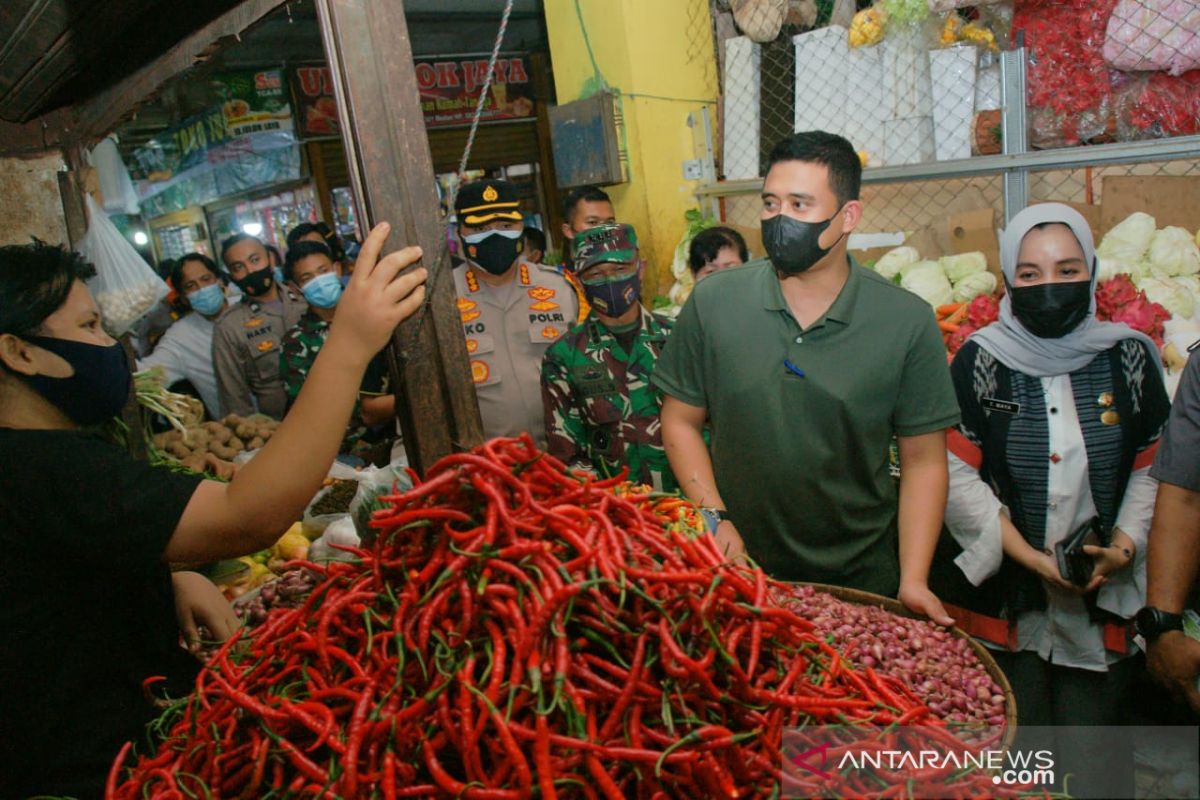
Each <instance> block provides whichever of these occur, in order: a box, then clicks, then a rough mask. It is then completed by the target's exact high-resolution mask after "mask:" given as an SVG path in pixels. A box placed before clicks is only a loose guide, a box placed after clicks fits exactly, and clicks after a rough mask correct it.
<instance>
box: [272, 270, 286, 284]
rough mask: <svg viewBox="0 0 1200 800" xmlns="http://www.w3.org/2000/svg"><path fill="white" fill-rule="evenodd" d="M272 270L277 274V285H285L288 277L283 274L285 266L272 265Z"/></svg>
mask: <svg viewBox="0 0 1200 800" xmlns="http://www.w3.org/2000/svg"><path fill="white" fill-rule="evenodd" d="M271 271H272V272H273V273H274V275H275V285H276V286H283V285H284V284H285V283H287V278H286V277H284V274H283V267H272V268H271Z"/></svg>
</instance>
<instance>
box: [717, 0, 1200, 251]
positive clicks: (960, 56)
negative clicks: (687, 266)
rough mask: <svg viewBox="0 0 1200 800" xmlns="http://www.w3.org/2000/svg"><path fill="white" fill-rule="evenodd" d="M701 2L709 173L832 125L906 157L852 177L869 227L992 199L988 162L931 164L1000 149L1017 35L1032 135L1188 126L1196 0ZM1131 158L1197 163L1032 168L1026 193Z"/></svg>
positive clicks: (1199, 47) (1054, 190) (738, 208)
mask: <svg viewBox="0 0 1200 800" xmlns="http://www.w3.org/2000/svg"><path fill="white" fill-rule="evenodd" d="M711 10H712V12H713V14H714V19H715V26H714V28H715V32H716V37H717V39H718V43H719V45H720V50H721V69H720V75H721V83H722V97H723V105H722V109H721V118H720V125H719V128H720V130H719V134H720V136H721V147H720V148H719V158H720V164H719V170H718V171H719V173H720V174H721V175H722V176H723V177H724V179H726V180H729V181H736V180H738V179H753V178H757V177H760V176H761V175H762V174H763V166H764V162H765V159H766V156H767V153H769V151H770V149H771V148H772V147H773V146H774V145H775V143H777V142H778V141H779V140H781V139H782V138H784V137H785V136H787V135H789V134H791V133H792V132H793V131H797V130H811V129H822V130H829V131H834V132H836V133H840V134H842V135H844V136H845V137H846V138H847V139H849V140H850V141H851V143H852V144H854V146H855V147H856V149H858V150H859V151H860V153H861V154H862V156H863V158H864V161H865V163H866V165H867V166H868V168H870V167H898V166H903V167H911V168H913V169H914V174H918V173H919V174H920V177H921V179H920V180H917V179H914V180H908V181H904V182H902V183H887V184H880V183H876V184H870V185H868V186H867V187H865V188H864V199H865V200H866V201H867V202H866V206H867V209H868V214H867V219H866V221H865V223H864V224H865V225H866V226H867V228H868V229H870V230H881V231H883V230H906V229H911V228H913V227H919V226H920V225H921V224H926V223H927V222H928V221H930V220H937V219H939V218H941V217H943V216H944V215H945V214H946V213H947V212H948V211H949V210H953V209H954V208H956V207H961V206H962V204H963V197H964V195H965V196H968V197H970V198H972V199H973V200H974V201H976V202H978V203H979V204H981V205H982V206H992V207H994V208H996V210H997V211H998V212H1001V213H1002V212H1003V206H1004V197H1003V194H1004V192H1003V188H1004V187H1003V180H1002V178H1001V177H1000V176H999V175H998V174H996V175H987V176H983V177H974V178H953V179H943V178H939V177H938V170H939V162H942V161H958V160H961V159H969V158H972V157H974V156H980V155H991V154H997V153H1000V152H1001V148H1002V146H1003V142H1002V121H1003V117H1002V114H1001V110H1000V109H1001V100H1002V98H1001V82H1002V79H1001V65H1000V60H1001V59H1000V57H999V56H1000V53H1001V51H1002V50H1005V49H1008V48H1009V47H1010V43H1012V42H1013V41H1020V42H1021V43H1023V44H1024V46H1025V48H1026V58H1027V61H1026V94H1025V104H1024V109H1025V111H1026V117H1027V123H1028V140H1029V143H1030V145H1031V146H1032V147H1034V148H1039V149H1045V148H1059V147H1071V146H1077V145H1083V144H1104V143H1114V142H1133V141H1141V140H1146V139H1158V138H1164V137H1175V136H1188V135H1195V134H1200V4H1196V3H1179V2H1173V0H1003V1H997V0H879V2H876V3H874V4H871V3H869V2H864V1H863V0H858V2H856V1H855V0H712V9H711ZM1129 169H1133V170H1135V171H1136V172H1135V174H1172V175H1173V174H1195V173H1196V167H1195V162H1181V163H1178V164H1176V163H1173V162H1172V163H1164V164H1151V165H1142V166H1139V167H1132V168H1131V167H1127V166H1126V167H1123V166H1115V167H1104V168H1103V169H1100V168H1097V170H1095V171H1093V172H1091V173H1090V184H1091V185H1090V186H1089V181H1088V180H1085V177H1084V170H1083V169H1073V170H1059V171H1048V172H1042V173H1034V174H1031V176H1030V181H1029V198H1030V201H1031V202H1035V201H1038V200H1047V199H1059V200H1070V201H1072V202H1087V201H1089V200H1090V201H1092V202H1099V201H1098V199H1097V198H1098V196H1099V195H1098V193H1099V192H1100V191H1101V188H1100V186H1099V184H1100V183H1102V181H1101V180H1099V178H1102V177H1103V176H1104V175H1105V174H1110V173H1112V172H1113V171H1118V172H1119V171H1120V170H1129ZM1180 170H1183V171H1182V172H1180ZM869 175H870V172H868V176H869ZM1097 176H1099V178H1098V177H1097ZM741 190H745V187H744V186H742V187H741ZM723 208H724V214H725V215H726V218H727V219H729V221H732V222H741V223H743V224H745V220H746V219H747V218H749V219H757V210H758V209H757V200H756V199H755V198H751V199H750V201H749V202H747V201H746V200H745V199H744V198H740V197H733V196H727V197H725V198H724V203H723ZM747 215H749V216H747ZM1001 218H1002V217H1001Z"/></svg>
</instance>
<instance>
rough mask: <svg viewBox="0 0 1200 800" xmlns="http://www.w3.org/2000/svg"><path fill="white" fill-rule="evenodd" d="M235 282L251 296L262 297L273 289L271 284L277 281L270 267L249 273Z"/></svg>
mask: <svg viewBox="0 0 1200 800" xmlns="http://www.w3.org/2000/svg"><path fill="white" fill-rule="evenodd" d="M234 283H236V284H237V285H238V288H239V289H241V290H242V291H243V292H245V293H246V294H248V295H250V296H251V297H262V296H263V295H264V294H266V293H267V292H268V291H269V290H270V289H271V286H272V285H273V284H274V283H275V278H274V277H273V276H272V273H271V270H270V268H268V269H260V270H258V271H257V272H250V273H247V274H246V277H244V278H242V279H241V280H236V281H234Z"/></svg>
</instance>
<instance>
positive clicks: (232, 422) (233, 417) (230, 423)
mask: <svg viewBox="0 0 1200 800" xmlns="http://www.w3.org/2000/svg"><path fill="white" fill-rule="evenodd" d="M221 422H223V423H225V427H227V428H236V427H237V426H238V425H241V424H242V418H241V417H239V416H238V415H237V414H230V415H228V416H227V417H225V419H223V420H221Z"/></svg>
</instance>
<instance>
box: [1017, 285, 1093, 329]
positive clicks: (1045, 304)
mask: <svg viewBox="0 0 1200 800" xmlns="http://www.w3.org/2000/svg"><path fill="white" fill-rule="evenodd" d="M1009 296H1010V297H1011V298H1012V310H1013V316H1014V317H1016V318H1017V321H1018V322H1020V323H1021V324H1022V325H1023V326H1025V329H1026V330H1028V331H1029V332H1030V333H1032V334H1033V335H1034V336H1038V337H1041V338H1042V339H1058V338H1061V337H1063V336H1066V335H1067V334H1068V333H1070V332H1071V331H1073V330H1075V329H1076V328H1078V327H1079V323H1081V322H1083V321H1084V320H1085V319H1086V318H1087V315H1088V310H1089V309H1090V308H1091V305H1092V284H1091V281H1071V282H1070V283H1039V284H1038V285H1037V286H1018V287H1016V288H1014V289H1009Z"/></svg>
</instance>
